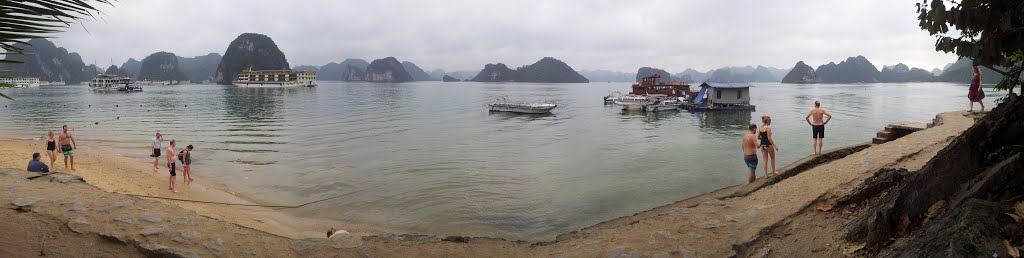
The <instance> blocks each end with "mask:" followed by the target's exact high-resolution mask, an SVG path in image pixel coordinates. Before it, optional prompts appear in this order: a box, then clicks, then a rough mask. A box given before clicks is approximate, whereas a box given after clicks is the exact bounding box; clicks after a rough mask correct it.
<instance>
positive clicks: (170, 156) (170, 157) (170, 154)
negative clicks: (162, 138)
mask: <svg viewBox="0 0 1024 258" xmlns="http://www.w3.org/2000/svg"><path fill="white" fill-rule="evenodd" d="M166 154H167V155H166V156H167V168H168V171H169V172H171V176H170V177H168V181H167V190H171V192H172V193H178V189H177V188H176V187H175V185H174V183H175V182H174V181H175V180H174V177H175V176H177V175H178V173H177V172H176V171H174V170H175V168H176V166H175V164H174V157H177V156H178V155H176V154H175V153H174V139H171V145H170V146H167V153H166Z"/></svg>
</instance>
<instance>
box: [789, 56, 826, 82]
mask: <svg viewBox="0 0 1024 258" xmlns="http://www.w3.org/2000/svg"><path fill="white" fill-rule="evenodd" d="M819 82H821V79H819V78H818V74H817V73H815V72H814V68H811V66H809V65H807V64H805V63H804V61H800V62H796V66H793V69H791V70H789V73H787V74H786V76H785V77H782V83H819Z"/></svg>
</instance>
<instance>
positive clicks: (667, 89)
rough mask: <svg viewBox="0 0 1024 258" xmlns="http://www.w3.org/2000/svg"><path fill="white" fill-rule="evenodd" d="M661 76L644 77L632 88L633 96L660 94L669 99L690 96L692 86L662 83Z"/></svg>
mask: <svg viewBox="0 0 1024 258" xmlns="http://www.w3.org/2000/svg"><path fill="white" fill-rule="evenodd" d="M660 79H661V75H660V74H657V73H655V74H652V75H650V76H647V77H644V78H643V79H641V80H640V82H638V83H634V84H633V86H632V89H633V91H631V92H629V94H633V95H652V94H660V95H665V96H669V97H686V96H688V95H689V94H690V85H689V84H686V83H684V82H675V81H673V82H662V81H661V80H660Z"/></svg>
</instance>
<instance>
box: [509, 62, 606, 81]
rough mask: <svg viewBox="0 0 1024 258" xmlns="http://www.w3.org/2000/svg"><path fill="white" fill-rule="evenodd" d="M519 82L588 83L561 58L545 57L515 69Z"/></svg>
mask: <svg viewBox="0 0 1024 258" xmlns="http://www.w3.org/2000/svg"><path fill="white" fill-rule="evenodd" d="M516 73H517V76H518V79H517V80H516V81H520V82H544V83H588V82H590V80H587V78H586V77H583V75H580V74H579V73H577V72H576V70H573V69H572V67H570V66H569V65H568V64H566V63H565V62H562V61H561V60H558V59H555V58H552V57H545V58H541V59H540V60H538V61H537V62H535V63H533V64H531V65H527V66H523V67H520V68H518V69H516Z"/></svg>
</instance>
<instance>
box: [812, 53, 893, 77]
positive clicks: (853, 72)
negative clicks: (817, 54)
mask: <svg viewBox="0 0 1024 258" xmlns="http://www.w3.org/2000/svg"><path fill="white" fill-rule="evenodd" d="M814 72H815V73H816V74H817V75H818V78H820V79H821V82H825V83H872V82H878V69H877V68H875V65H873V64H871V61H868V59H867V58H864V56H856V57H850V58H847V59H846V61H842V62H839V63H838V64H836V63H828V64H825V65H821V66H818V69H817V70H815V71H814Z"/></svg>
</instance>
